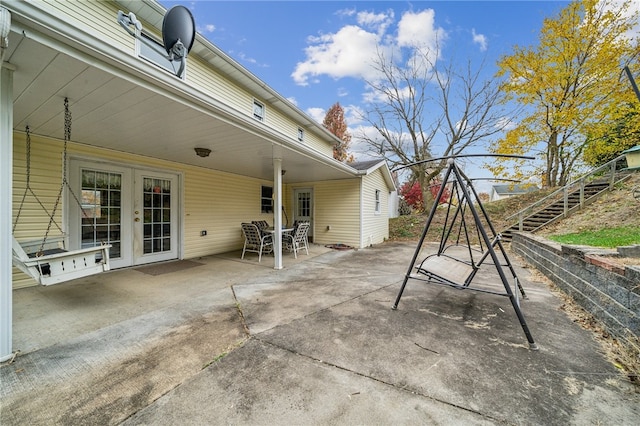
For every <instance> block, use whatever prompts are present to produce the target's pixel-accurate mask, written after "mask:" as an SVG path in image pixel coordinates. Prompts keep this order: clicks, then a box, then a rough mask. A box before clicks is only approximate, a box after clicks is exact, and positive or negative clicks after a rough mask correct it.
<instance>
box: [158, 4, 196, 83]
mask: <svg viewBox="0 0 640 426" xmlns="http://www.w3.org/2000/svg"><path fill="white" fill-rule="evenodd" d="M195 38H196V23H195V20H194V19H193V15H192V14H191V12H190V11H189V9H187V8H186V7H184V6H174V7H172V8H171V9H169V11H168V12H167V13H166V15H164V19H163V21H162V41H163V43H164V48H165V50H166V51H167V54H168V55H169V60H170V61H174V60H180V61H181V62H182V64H181V66H180V70H179V71H178V72H177V73H176V75H178V76H180V75H182V71H183V70H184V66H185V63H186V58H187V55H188V54H189V51H191V47H192V46H193V42H194V41H195Z"/></svg>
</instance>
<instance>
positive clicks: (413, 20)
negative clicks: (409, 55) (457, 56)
mask: <svg viewBox="0 0 640 426" xmlns="http://www.w3.org/2000/svg"><path fill="white" fill-rule="evenodd" d="M435 17H436V12H435V11H434V10H433V9H426V10H423V11H421V12H418V13H414V12H405V13H404V14H403V15H402V18H401V19H400V22H399V23H398V39H397V43H398V45H399V46H401V47H427V48H430V49H434V48H437V46H438V43H439V42H440V41H442V40H444V38H445V37H446V33H445V31H444V29H442V28H436V26H435Z"/></svg>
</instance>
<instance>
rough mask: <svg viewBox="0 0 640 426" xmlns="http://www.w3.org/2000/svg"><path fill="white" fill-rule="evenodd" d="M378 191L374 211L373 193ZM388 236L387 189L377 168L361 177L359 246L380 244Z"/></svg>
mask: <svg viewBox="0 0 640 426" xmlns="http://www.w3.org/2000/svg"><path fill="white" fill-rule="evenodd" d="M376 191H380V205H379V208H378V211H376V200H375V193H376ZM388 238H389V189H388V187H387V184H386V182H385V181H384V177H383V176H382V172H381V171H380V169H379V168H378V169H377V170H375V171H374V172H373V173H371V174H369V175H367V176H364V177H363V178H362V236H361V244H360V246H361V247H368V246H370V245H373V244H380V243H382V242H384V241H385V240H386V239H388Z"/></svg>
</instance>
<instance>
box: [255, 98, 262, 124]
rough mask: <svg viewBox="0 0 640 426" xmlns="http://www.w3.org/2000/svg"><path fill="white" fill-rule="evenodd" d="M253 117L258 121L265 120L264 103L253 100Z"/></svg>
mask: <svg viewBox="0 0 640 426" xmlns="http://www.w3.org/2000/svg"><path fill="white" fill-rule="evenodd" d="M253 118H255V119H256V120H258V121H264V104H262V103H261V102H258V101H257V100H255V99H254V100H253Z"/></svg>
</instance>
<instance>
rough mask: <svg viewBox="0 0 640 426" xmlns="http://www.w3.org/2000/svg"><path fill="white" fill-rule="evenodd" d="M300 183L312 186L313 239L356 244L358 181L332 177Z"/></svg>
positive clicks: (321, 241) (357, 232) (358, 201)
mask: <svg viewBox="0 0 640 426" xmlns="http://www.w3.org/2000/svg"><path fill="white" fill-rule="evenodd" d="M300 187H305V188H306V187H312V188H313V197H314V214H313V226H314V230H313V242H314V243H316V244H336V243H342V244H347V245H350V246H353V247H358V248H359V247H360V214H359V212H360V181H359V180H358V179H348V180H333V181H325V182H315V183H309V184H306V185H300ZM327 227H330V229H327Z"/></svg>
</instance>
